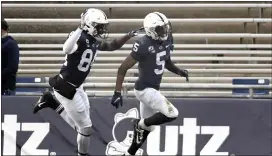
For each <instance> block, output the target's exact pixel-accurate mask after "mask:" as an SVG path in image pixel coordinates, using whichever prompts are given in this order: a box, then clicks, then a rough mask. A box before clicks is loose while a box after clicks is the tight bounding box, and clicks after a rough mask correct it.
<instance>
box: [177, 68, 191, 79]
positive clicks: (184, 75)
mask: <svg viewBox="0 0 272 156" xmlns="http://www.w3.org/2000/svg"><path fill="white" fill-rule="evenodd" d="M179 75H180V76H182V77H185V78H186V81H187V82H189V72H188V71H187V70H186V69H181V70H180V71H179Z"/></svg>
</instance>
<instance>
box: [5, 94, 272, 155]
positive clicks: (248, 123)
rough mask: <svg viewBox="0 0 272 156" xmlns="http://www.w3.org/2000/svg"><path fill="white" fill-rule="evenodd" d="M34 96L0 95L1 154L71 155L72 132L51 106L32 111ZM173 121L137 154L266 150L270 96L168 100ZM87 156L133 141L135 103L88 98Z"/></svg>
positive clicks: (123, 148)
mask: <svg viewBox="0 0 272 156" xmlns="http://www.w3.org/2000/svg"><path fill="white" fill-rule="evenodd" d="M37 100H38V97H18V96H17V97H2V113H1V117H2V121H1V122H2V127H1V130H2V131H1V132H2V139H1V143H2V147H1V149H2V153H1V154H2V155H76V149H77V144H76V136H77V133H76V131H75V130H74V129H73V128H71V127H70V126H69V125H68V124H66V123H65V121H64V120H62V118H61V117H60V116H59V115H58V114H57V113H56V112H55V111H53V110H51V109H44V110H42V111H41V112H39V113H38V114H36V115H34V114H33V113H32V105H33V104H34V103H35V102H36V101H37ZM169 101H171V102H172V103H173V104H174V105H175V106H176V108H177V109H178V110H179V117H178V119H177V120H175V121H173V122H171V123H168V124H165V125H162V126H157V127H156V129H155V130H154V131H153V132H152V133H150V135H149V137H148V139H147V141H146V143H145V144H144V145H143V147H142V148H141V149H139V150H138V152H137V155H209V156H211V155H217V156H218V155H233V156H234V155H271V154H272V152H271V151H272V150H271V147H272V143H271V139H272V134H271V133H272V128H271V99H267V100H261V99H259V100H249V99H219V98H209V99H208V98H195V99H193V98H188V99H169ZM90 102H91V111H90V113H91V119H92V122H93V132H92V136H91V138H90V139H91V144H90V147H89V154H90V155H121V154H123V152H125V151H126V150H127V149H128V147H129V145H130V144H131V141H132V135H133V128H132V123H131V119H133V118H139V116H140V112H139V102H138V101H137V100H135V99H133V98H128V99H124V106H123V107H122V108H119V109H115V108H114V107H112V106H111V105H110V98H90Z"/></svg>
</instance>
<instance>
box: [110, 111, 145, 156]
mask: <svg viewBox="0 0 272 156" xmlns="http://www.w3.org/2000/svg"><path fill="white" fill-rule="evenodd" d="M135 118H139V112H138V110H137V108H132V109H130V110H128V111H127V112H126V113H117V114H115V116H114V125H113V128H112V137H113V141H111V142H109V143H108V144H107V147H106V151H105V154H106V155H122V154H124V153H125V152H126V151H127V150H128V148H129V146H130V145H131V143H132V139H133V125H132V123H131V120H132V119H135ZM135 155H143V149H139V150H138V151H137V153H136V154H135Z"/></svg>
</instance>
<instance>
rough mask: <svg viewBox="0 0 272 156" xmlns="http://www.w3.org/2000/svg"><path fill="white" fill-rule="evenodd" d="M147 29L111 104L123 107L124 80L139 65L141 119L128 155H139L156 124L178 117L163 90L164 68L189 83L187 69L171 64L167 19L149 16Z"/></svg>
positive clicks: (119, 76)
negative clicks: (137, 153) (122, 90)
mask: <svg viewBox="0 0 272 156" xmlns="http://www.w3.org/2000/svg"><path fill="white" fill-rule="evenodd" d="M144 28H145V32H146V35H145V36H143V37H141V38H140V39H139V40H137V41H136V42H135V43H134V45H133V47H132V52H131V53H130V55H129V56H128V57H127V58H126V59H125V60H124V61H123V63H122V64H121V66H120V67H119V69H118V74H117V80H116V87H115V92H114V95H113V97H112V101H111V104H112V105H113V106H115V107H116V108H118V107H119V105H121V106H122V104H123V101H122V96H121V88H122V83H123V81H124V77H125V75H126V72H127V70H128V69H130V68H131V67H133V66H134V65H135V64H136V63H137V62H139V64H138V70H139V77H138V80H137V81H136V83H135V89H134V92H135V95H136V98H137V99H138V100H139V101H140V115H141V119H136V120H134V137H133V142H132V144H131V146H130V148H129V149H128V151H127V152H126V153H125V154H124V155H135V153H136V152H137V150H138V149H139V148H140V147H141V145H142V144H143V143H144V141H145V140H146V138H147V136H148V134H149V133H150V132H151V131H152V130H154V125H161V124H164V123H167V122H170V121H173V120H175V119H176V118H177V116H178V110H177V109H176V108H175V107H174V106H173V105H172V104H171V103H170V102H169V101H168V100H167V99H166V98H165V97H164V96H163V95H162V94H161V93H160V91H159V89H160V83H161V79H162V75H163V72H164V68H166V69H168V70H169V71H171V72H173V73H175V74H177V75H180V76H183V77H186V80H187V81H189V79H188V72H187V70H182V69H179V68H178V67H177V66H175V65H174V64H173V62H172V61H171V58H170V52H171V51H173V37H172V31H171V25H170V22H169V21H168V19H167V18H166V16H165V15H164V14H162V13H159V12H153V13H150V14H148V15H147V16H146V17H145V19H144Z"/></svg>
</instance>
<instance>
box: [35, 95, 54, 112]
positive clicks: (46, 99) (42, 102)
mask: <svg viewBox="0 0 272 156" xmlns="http://www.w3.org/2000/svg"><path fill="white" fill-rule="evenodd" d="M52 100H55V99H54V97H53V95H52V94H51V93H50V92H44V93H43V95H42V96H41V97H40V99H39V100H38V102H37V103H36V104H35V105H34V109H33V113H34V114H35V113H37V112H38V111H40V110H41V109H43V108H47V107H50V108H52V107H51V106H50V103H51V102H52Z"/></svg>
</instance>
